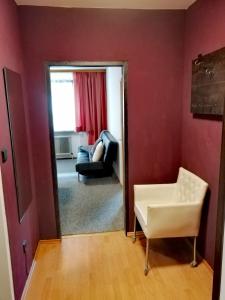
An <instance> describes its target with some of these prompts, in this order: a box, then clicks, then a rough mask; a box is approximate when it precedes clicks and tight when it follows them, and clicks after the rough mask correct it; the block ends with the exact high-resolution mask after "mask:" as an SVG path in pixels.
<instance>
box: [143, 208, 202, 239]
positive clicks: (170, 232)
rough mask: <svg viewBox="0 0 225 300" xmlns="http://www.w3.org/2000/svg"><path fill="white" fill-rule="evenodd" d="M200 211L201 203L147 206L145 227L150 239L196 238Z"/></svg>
mask: <svg viewBox="0 0 225 300" xmlns="http://www.w3.org/2000/svg"><path fill="white" fill-rule="evenodd" d="M201 209H202V204H201V203H169V204H151V205H149V206H148V216H147V227H148V228H149V230H150V235H151V237H155V238H157V237H181V236H197V235H198V232H199V226H200V219H201Z"/></svg>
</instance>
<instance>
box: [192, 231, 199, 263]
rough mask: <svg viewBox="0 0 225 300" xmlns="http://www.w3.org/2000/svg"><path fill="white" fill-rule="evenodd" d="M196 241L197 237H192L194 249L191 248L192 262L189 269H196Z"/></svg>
mask: <svg viewBox="0 0 225 300" xmlns="http://www.w3.org/2000/svg"><path fill="white" fill-rule="evenodd" d="M196 241H197V237H196V236H195V237H194V247H193V261H192V262H191V267H193V268H194V267H196V266H197V264H198V263H197V260H196Z"/></svg>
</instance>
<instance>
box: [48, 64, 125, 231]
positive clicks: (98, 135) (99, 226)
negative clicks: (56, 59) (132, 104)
mask: <svg viewBox="0 0 225 300" xmlns="http://www.w3.org/2000/svg"><path fill="white" fill-rule="evenodd" d="M96 78H97V79H96ZM124 78H125V64H124V63H119V64H118V63H104V64H100V65H99V64H94V63H91V64H88V65H87V64H86V63H84V64H82V63H66V64H65V63H62V64H61V63H54V64H48V83H49V85H48V86H49V100H50V101H49V112H50V140H51V149H52V166H53V181H54V186H55V200H56V201H55V204H56V218H57V221H58V231H59V232H61V235H70V234H81V233H95V232H104V231H115V230H124V229H125V227H126V225H125V222H124V220H126V218H125V197H124V195H125V191H126V189H125V186H126V155H125V149H126V147H125V140H126V133H125V128H124V123H125V120H124V119H125V118H124V116H125V111H124V107H125V105H124V99H125V97H124V92H125V89H124V85H125V80H124ZM89 98H90V99H89ZM93 102H95V103H94V104H93ZM84 103H85V105H83V104H84ZM93 120H95V124H94V125H93ZM82 122H83V123H82ZM100 144H101V145H100ZM100 146H101V147H100ZM99 148H102V150H101V151H102V152H101V151H100V153H99ZM96 153H97V154H96ZM96 156H97V157H96ZM59 235H60V234H59Z"/></svg>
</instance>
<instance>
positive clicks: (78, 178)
mask: <svg viewBox="0 0 225 300" xmlns="http://www.w3.org/2000/svg"><path fill="white" fill-rule="evenodd" d="M78 182H80V173H78Z"/></svg>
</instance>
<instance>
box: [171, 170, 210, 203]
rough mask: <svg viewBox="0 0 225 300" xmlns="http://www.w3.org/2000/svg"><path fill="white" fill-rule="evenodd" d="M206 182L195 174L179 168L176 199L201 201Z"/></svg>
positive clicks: (205, 189) (204, 192)
mask: <svg viewBox="0 0 225 300" xmlns="http://www.w3.org/2000/svg"><path fill="white" fill-rule="evenodd" d="M207 188H208V184H207V183H206V182H205V181H204V180H202V179H201V178H200V177H198V176H197V175H195V174H193V173H191V172H190V171H187V170H186V169H184V168H182V167H181V168H179V174H178V178H177V192H178V199H179V201H181V202H195V203H203V200H204V198H205V194H206V191H207Z"/></svg>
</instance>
